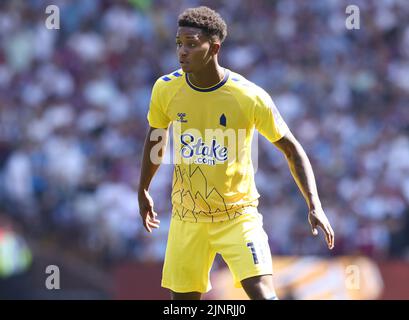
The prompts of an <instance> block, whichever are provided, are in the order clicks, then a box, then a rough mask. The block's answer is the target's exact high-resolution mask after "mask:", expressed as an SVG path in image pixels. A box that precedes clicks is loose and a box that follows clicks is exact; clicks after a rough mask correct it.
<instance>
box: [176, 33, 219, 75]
mask: <svg viewBox="0 0 409 320" xmlns="http://www.w3.org/2000/svg"><path fill="white" fill-rule="evenodd" d="M210 49H211V43H210V41H209V39H208V38H207V37H206V36H205V35H204V34H203V33H202V30H200V29H198V28H192V27H179V28H178V31H177V34H176V52H177V55H178V59H179V63H180V65H181V67H182V70H183V71H184V72H187V73H194V72H198V71H200V70H202V69H203V68H204V67H205V66H206V64H207V63H208V62H209V61H210V60H211V58H212V53H211V50H210Z"/></svg>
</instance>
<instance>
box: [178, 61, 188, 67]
mask: <svg viewBox="0 0 409 320" xmlns="http://www.w3.org/2000/svg"><path fill="white" fill-rule="evenodd" d="M179 63H180V64H181V65H182V66H186V65H188V64H189V62H187V61H185V60H180V61H179Z"/></svg>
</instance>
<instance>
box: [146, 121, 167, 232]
mask: <svg viewBox="0 0 409 320" xmlns="http://www.w3.org/2000/svg"><path fill="white" fill-rule="evenodd" d="M154 130H163V132H162V133H163V134H162V135H159V136H160V137H162V138H161V139H163V140H160V141H159V142H158V141H156V140H154V141H151V136H152V132H153V131H154ZM168 134H169V132H168V130H167V129H156V128H152V127H149V130H148V132H147V134H146V138H145V144H144V148H143V158H142V164H141V175H140V181H139V190H138V202H139V214H140V215H141V218H142V222H143V226H144V227H145V229H146V230H147V231H148V232H152V229H156V228H159V223H160V220H158V219H157V218H156V217H157V215H158V214H157V213H156V212H155V211H154V209H153V205H154V203H153V200H152V197H151V196H150V194H149V185H150V183H151V181H152V178H153V176H154V175H155V173H156V171H157V170H158V168H159V166H160V163H161V160H162V158H163V155H164V154H165V148H166V144H167V139H168ZM158 143H159V144H160V148H159V149H158V152H157V154H152V153H153V152H152V149H153V148H154V147H155V146H156V145H157V144H158ZM152 157H156V160H157V161H153V160H155V159H153V158H152Z"/></svg>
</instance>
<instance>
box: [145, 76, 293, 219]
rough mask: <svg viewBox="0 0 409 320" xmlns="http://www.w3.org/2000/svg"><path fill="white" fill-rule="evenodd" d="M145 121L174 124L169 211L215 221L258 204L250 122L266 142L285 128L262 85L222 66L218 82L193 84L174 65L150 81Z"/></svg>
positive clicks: (156, 124)
mask: <svg viewBox="0 0 409 320" xmlns="http://www.w3.org/2000/svg"><path fill="white" fill-rule="evenodd" d="M148 121H149V125H150V126H151V127H154V128H168V127H169V125H170V124H171V123H172V124H173V141H174V161H175V162H174V174H173V187H172V207H173V209H172V216H173V217H175V218H179V219H181V220H184V221H191V222H217V221H225V220H230V219H234V218H235V217H237V216H238V215H241V214H243V213H256V212H257V205H258V198H259V193H258V192H257V189H256V186H255V183H254V169H253V165H252V161H251V141H252V137H253V133H254V129H257V130H258V131H259V132H260V133H261V134H262V135H263V136H264V137H266V138H267V139H268V140H269V141H271V142H275V141H277V140H279V139H280V138H282V137H283V136H284V135H285V133H286V132H287V130H288V127H287V125H286V123H285V122H284V121H283V119H282V117H281V116H280V113H279V112H278V110H277V108H276V107H275V105H274V102H273V101H272V99H271V97H270V96H269V94H267V93H266V92H265V91H264V90H263V89H262V88H260V87H258V86H257V85H255V84H254V83H252V82H250V81H248V80H246V79H245V78H244V77H243V76H241V75H239V74H237V73H234V72H232V71H230V70H228V69H225V76H224V78H223V79H222V81H220V82H219V83H218V84H217V85H215V86H212V87H210V88H198V87H195V86H194V85H193V84H192V83H191V82H190V81H189V78H188V77H187V74H185V73H184V72H183V71H182V70H181V69H180V70H177V71H175V72H172V73H170V74H168V75H166V76H162V77H160V78H159V79H158V80H157V81H156V82H155V84H154V86H153V89H152V96H151V102H150V107H149V112H148Z"/></svg>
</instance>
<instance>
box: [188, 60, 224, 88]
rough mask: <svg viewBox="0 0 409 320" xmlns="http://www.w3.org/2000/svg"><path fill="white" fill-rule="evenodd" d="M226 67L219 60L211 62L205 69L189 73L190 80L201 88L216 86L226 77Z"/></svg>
mask: <svg viewBox="0 0 409 320" xmlns="http://www.w3.org/2000/svg"><path fill="white" fill-rule="evenodd" d="M224 72H225V71H224V68H223V67H221V66H219V64H218V63H217V62H214V63H209V65H208V66H207V67H206V68H204V69H203V70H201V71H199V72H195V73H189V74H188V77H189V81H190V83H192V84H193V85H194V86H196V87H199V88H209V87H212V86H215V85H216V84H218V83H219V82H220V81H222V80H223V78H224Z"/></svg>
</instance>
